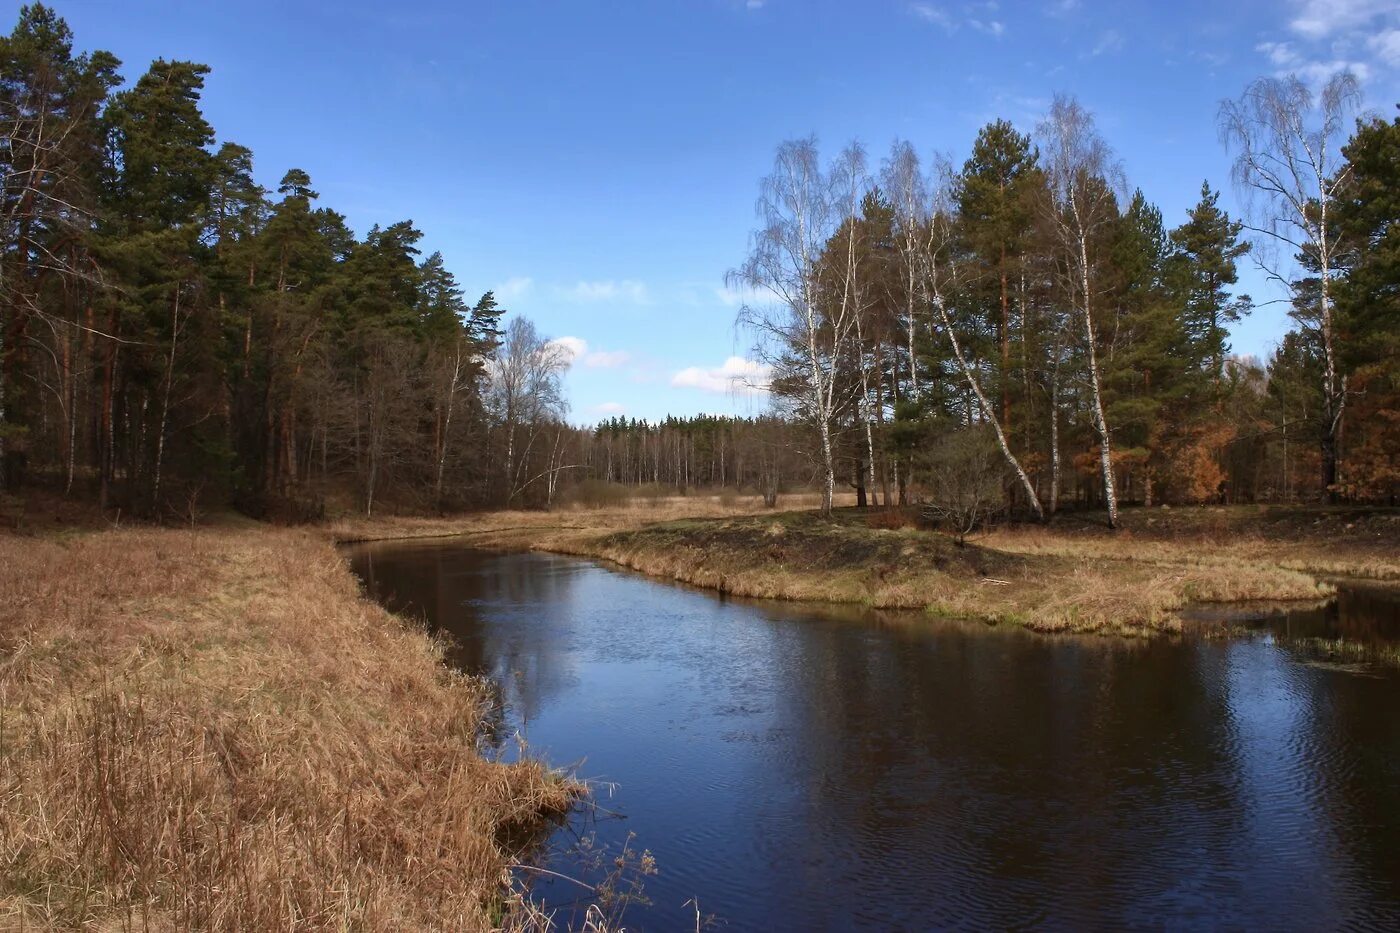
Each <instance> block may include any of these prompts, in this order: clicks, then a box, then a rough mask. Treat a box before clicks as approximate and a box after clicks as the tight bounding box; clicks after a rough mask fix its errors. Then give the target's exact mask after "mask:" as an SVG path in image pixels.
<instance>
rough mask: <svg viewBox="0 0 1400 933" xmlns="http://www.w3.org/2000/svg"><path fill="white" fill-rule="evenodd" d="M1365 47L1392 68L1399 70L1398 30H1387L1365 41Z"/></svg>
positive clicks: (1399, 43) (1399, 38)
mask: <svg viewBox="0 0 1400 933" xmlns="http://www.w3.org/2000/svg"><path fill="white" fill-rule="evenodd" d="M1366 47H1367V48H1369V49H1370V50H1371V52H1372V53H1373V54H1374V55H1375V56H1376V57H1377V58H1379V59H1380V60H1381V61H1383V62H1385V63H1386V64H1387V65H1389V66H1390V67H1392V68H1400V28H1397V29H1387V30H1385V31H1384V32H1379V33H1377V34H1376V35H1374V36H1372V37H1371V38H1369V39H1367V40H1366Z"/></svg>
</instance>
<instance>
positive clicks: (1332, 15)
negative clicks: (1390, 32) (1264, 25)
mask: <svg viewBox="0 0 1400 933" xmlns="http://www.w3.org/2000/svg"><path fill="white" fill-rule="evenodd" d="M1294 6H1295V7H1296V8H1297V12H1296V13H1295V14H1294V17H1293V19H1291V20H1290V21H1289V23H1288V28H1289V29H1291V30H1292V31H1293V32H1295V33H1297V34H1298V35H1300V36H1302V37H1303V38H1305V39H1326V38H1327V37H1328V36H1335V35H1339V34H1343V33H1349V32H1352V31H1354V30H1357V29H1363V28H1365V27H1368V26H1370V25H1371V23H1372V21H1373V20H1374V19H1376V18H1377V17H1383V16H1394V15H1396V13H1397V9H1396V5H1395V0H1301V2H1295V4H1294Z"/></svg>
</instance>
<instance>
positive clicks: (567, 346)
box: [550, 337, 588, 365]
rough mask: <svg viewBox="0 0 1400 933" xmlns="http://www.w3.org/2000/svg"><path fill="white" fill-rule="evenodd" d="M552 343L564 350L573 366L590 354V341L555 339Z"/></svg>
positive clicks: (565, 338) (569, 338)
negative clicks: (582, 357)
mask: <svg viewBox="0 0 1400 933" xmlns="http://www.w3.org/2000/svg"><path fill="white" fill-rule="evenodd" d="M550 343H552V344H554V345H555V346H556V347H560V348H562V349H563V351H564V352H565V353H567V354H568V356H569V364H570V365H573V364H574V362H576V361H577V360H578V358H579V357H581V356H583V355H584V354H585V353H587V352H588V341H587V340H584V339H583V338H582V337H555V338H554V339H553V340H551V341H550Z"/></svg>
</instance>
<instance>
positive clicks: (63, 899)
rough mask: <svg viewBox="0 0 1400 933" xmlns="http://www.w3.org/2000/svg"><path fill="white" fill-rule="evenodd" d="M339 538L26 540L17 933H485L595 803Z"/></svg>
mask: <svg viewBox="0 0 1400 933" xmlns="http://www.w3.org/2000/svg"><path fill="white" fill-rule="evenodd" d="M489 702H490V701H489V695H488V692H487V689H486V687H485V686H484V685H483V684H481V683H479V682H477V681H475V680H471V679H468V678H464V677H462V676H459V675H456V674H453V673H451V672H450V671H449V670H448V669H447V668H446V667H445V666H443V665H442V664H441V663H440V662H439V654H438V652H437V651H436V648H435V646H434V645H433V643H432V642H431V641H430V639H429V638H428V637H427V636H426V635H424V634H423V633H421V632H417V631H413V630H411V629H409V628H407V627H406V626H405V625H404V624H403V623H402V622H401V621H400V620H398V619H396V618H394V617H392V616H390V615H389V614H387V613H386V612H384V611H383V610H381V609H380V608H379V607H377V606H376V605H374V604H372V603H370V602H368V601H366V600H364V599H362V598H361V597H360V595H359V592H358V589H357V587H356V584H355V582H354V580H353V578H352V577H351V576H350V574H349V572H348V570H347V568H346V567H345V565H344V563H343V562H342V560H341V559H340V557H339V555H338V554H337V553H336V552H335V549H334V548H333V546H332V545H331V544H330V542H329V541H327V540H326V537H325V535H324V534H322V533H319V532H305V531H304V532H295V531H277V530H270V529H255V530H238V531H224V532H219V531H213V530H204V531H193V532H191V531H158V530H132V531H117V532H108V533H101V534H88V535H79V536H75V537H72V538H70V539H68V540H55V539H26V538H18V537H0V793H3V803H0V925H5V926H10V927H14V926H21V925H23V926H29V927H40V928H44V927H57V928H75V927H79V926H95V927H97V928H103V929H110V928H142V929H146V928H154V929H170V928H177V929H186V928H207V929H259V930H261V929H292V928H303V927H305V928H320V929H325V928H337V929H346V928H356V929H453V930H456V929H484V928H489V927H491V926H493V925H496V924H497V923H498V922H499V921H500V919H501V914H500V911H501V910H502V908H503V906H504V896H505V893H506V888H505V884H506V880H507V866H508V864H509V862H510V860H511V859H512V858H513V857H514V856H515V855H516V853H513V852H510V851H508V849H507V843H506V840H507V839H508V838H519V837H520V834H522V833H526V832H528V830H529V829H530V828H531V827H535V826H538V825H539V824H540V822H541V820H542V817H543V816H544V815H546V814H557V813H559V812H560V811H561V810H563V809H564V808H566V807H567V806H568V805H569V803H570V801H571V799H572V795H573V794H574V792H575V788H573V787H572V785H569V784H567V783H565V782H563V781H561V780H559V779H558V778H557V777H556V776H554V775H551V774H549V773H547V772H546V771H545V769H544V768H543V767H541V766H540V765H538V764H535V763H524V764H517V765H505V764H500V763H493V762H491V761H488V760H486V759H485V758H483V757H482V755H481V754H480V753H479V751H478V746H477V740H478V735H479V729H480V726H481V723H482V717H483V715H484V714H485V713H486V712H487V709H488V704H489Z"/></svg>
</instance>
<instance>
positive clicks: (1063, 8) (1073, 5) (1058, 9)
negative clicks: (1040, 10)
mask: <svg viewBox="0 0 1400 933" xmlns="http://www.w3.org/2000/svg"><path fill="white" fill-rule="evenodd" d="M1077 9H1079V0H1054V2H1053V3H1051V4H1050V5H1049V6H1047V7H1046V8H1045V14H1046V15H1047V16H1068V15H1070V14H1071V13H1073V12H1074V11H1075V10H1077Z"/></svg>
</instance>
